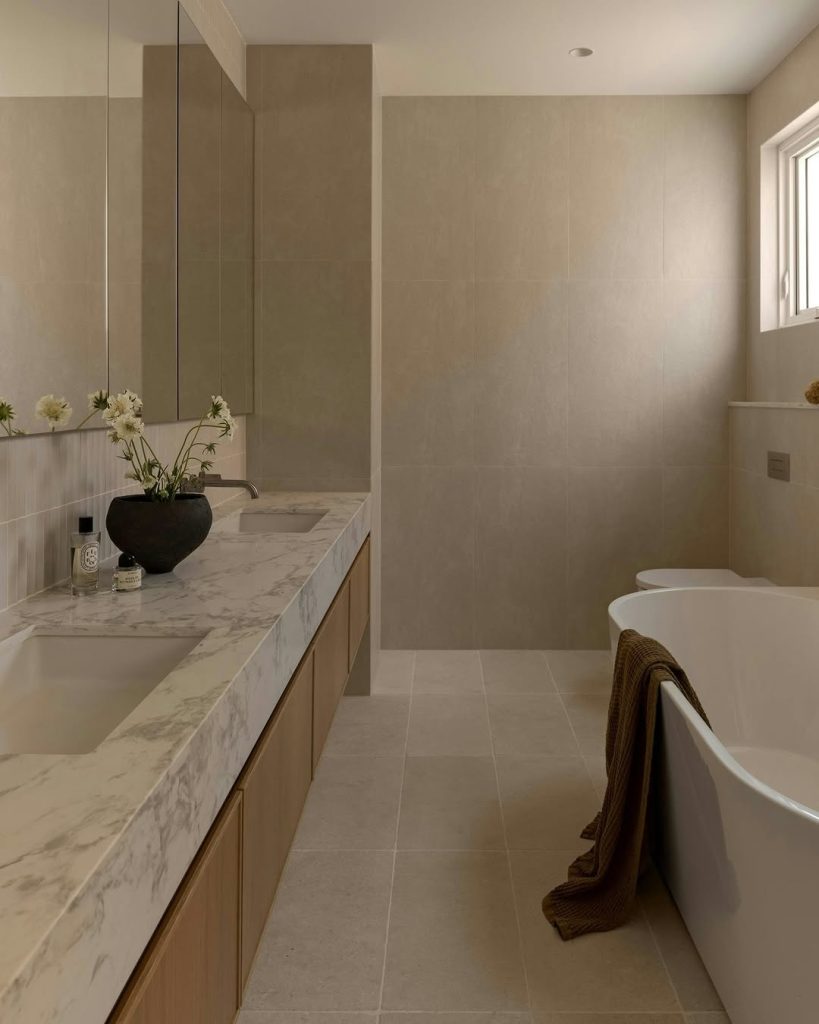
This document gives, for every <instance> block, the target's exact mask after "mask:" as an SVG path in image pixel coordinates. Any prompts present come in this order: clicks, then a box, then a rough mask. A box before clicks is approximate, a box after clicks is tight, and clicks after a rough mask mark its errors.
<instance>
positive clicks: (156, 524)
mask: <svg viewBox="0 0 819 1024" xmlns="http://www.w3.org/2000/svg"><path fill="white" fill-rule="evenodd" d="M212 523H213V513H212V512H211V508H210V502H209V501H208V499H207V498H206V497H205V495H204V494H177V495H176V497H175V498H174V499H173V500H172V501H153V500H152V499H151V498H149V497H148V495H147V494H126V495H123V496H122V497H119V498H114V500H113V501H112V502H111V504H110V506H109V508H108V515H107V516H106V519H105V525H106V528H107V529H108V534H109V536H110V538H111V540H112V541H113V542H114V543H115V544H116V546H117V547H118V548H119V549H120V551H125V552H127V553H128V554H129V555H133V556H134V558H135V559H136V560H137V562H139V564H140V565H141V566H142V568H143V569H144V570H145V572H151V573H160V572H170V571H171V570H172V569H173V568H174V567H175V566H177V565H179V563H180V562H181V561H182V559H183V558H187V557H188V555H189V554H190V553H191V552H192V551H195V550H196V548H198V547H199V545H200V544H201V543H202V541H203V540H204V539H205V537H207V535H208V532H209V531H210V528H211V524H212Z"/></svg>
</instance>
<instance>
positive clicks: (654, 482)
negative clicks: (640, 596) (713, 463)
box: [567, 467, 662, 649]
mask: <svg viewBox="0 0 819 1024" xmlns="http://www.w3.org/2000/svg"><path fill="white" fill-rule="evenodd" d="M661 559H662V470H661V469H639V468H624V467H617V468H612V467H607V468H599V469H595V468H585V469H583V468H578V469H573V470H570V472H569V570H568V588H567V593H568V606H569V624H568V635H569V646H570V647H579V648H598V649H599V648H604V647H606V646H607V645H608V639H609V637H608V616H607V612H606V609H607V608H608V606H609V604H610V602H611V601H613V600H614V598H615V597H620V596H621V595H622V594H627V593H631V592H632V591H633V590H634V589H635V584H634V577H635V575H636V574H637V573H638V572H639V571H640V570H641V569H650V568H656V567H657V566H659V565H660V562H661Z"/></svg>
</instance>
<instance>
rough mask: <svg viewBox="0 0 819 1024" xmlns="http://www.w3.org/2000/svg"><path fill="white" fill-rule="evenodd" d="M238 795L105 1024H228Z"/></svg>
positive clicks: (234, 970) (234, 975) (233, 983)
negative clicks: (183, 1023)
mask: <svg viewBox="0 0 819 1024" xmlns="http://www.w3.org/2000/svg"><path fill="white" fill-rule="evenodd" d="M241 803H242V797H241V795H240V794H238V793H236V794H234V795H233V796H232V797H231V798H230V799H229V800H228V802H227V804H225V806H224V807H223V808H222V811H221V813H220V815H219V817H218V818H217V819H216V823H215V824H214V826H213V828H212V829H211V831H210V833H209V835H208V838H207V839H206V840H205V842H204V844H203V845H202V847H201V849H200V850H199V853H198V854H197V857H196V860H195V861H194V863H193V865H192V867H191V869H190V871H189V872H188V875H187V878H186V879H185V881H184V882H183V883H182V887H181V888H180V890H179V892H178V893H177V894H176V897H175V898H174V902H173V903H172V904H171V906H170V907H169V909H168V911H167V912H166V914H165V917H164V918H163V919H162V922H161V924H160V925H159V928H158V929H157V931H156V933H155V934H154V937H153V939H152V940H151V944H150V945H149V946H148V949H147V950H146V952H145V954H144V955H143V958H142V960H141V961H140V964H139V966H138V967H137V969H136V971H135V972H134V975H133V977H132V979H131V981H130V982H129V984H128V986H127V988H126V989H125V992H124V993H123V994H122V996H121V997H120V1001H119V1003H118V1004H117V1006H116V1008H115V1009H114V1012H113V1013H112V1015H111V1017H110V1018H109V1024H180V1022H183V1021H184V1022H186V1024H188V1022H189V1024H231V1022H232V1021H233V1019H234V1018H235V1016H236V1011H237V1009H238V1006H239V892H240V880H239V874H240V866H239V865H240V855H241V845H240V843H241V835H240V830H241Z"/></svg>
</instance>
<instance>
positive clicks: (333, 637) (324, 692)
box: [313, 579, 350, 767]
mask: <svg viewBox="0 0 819 1024" xmlns="http://www.w3.org/2000/svg"><path fill="white" fill-rule="evenodd" d="M314 653H315V668H314V678H313V767H315V766H316V764H317V763H318V759H319V757H320V756H321V751H322V749H323V748H324V741H325V740H326V739H327V733H328V732H329V731H330V726H331V725H332V722H333V715H335V713H336V707H337V705H338V702H339V699H340V697H341V695H342V693H343V692H344V687H345V686H346V684H347V676H348V675H349V658H350V581H349V579H348V580H347V582H346V583H344V585H343V586H342V588H341V590H339V592H338V594H337V595H336V599H335V601H334V602H333V604H332V605H331V607H330V610H329V611H328V612H327V615H326V616H325V618H324V622H322V624H321V628H320V629H319V631H318V634H317V636H316V641H315V647H314Z"/></svg>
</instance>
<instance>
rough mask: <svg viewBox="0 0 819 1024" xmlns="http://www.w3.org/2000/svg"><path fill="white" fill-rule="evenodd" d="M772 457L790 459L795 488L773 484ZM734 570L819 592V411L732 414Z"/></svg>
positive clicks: (749, 408) (752, 409)
mask: <svg viewBox="0 0 819 1024" xmlns="http://www.w3.org/2000/svg"><path fill="white" fill-rule="evenodd" d="M768 451H780V452H789V453H790V456H791V480H790V482H789V483H785V482H783V481H781V480H771V479H770V478H769V477H768V475H767V453H768ZM731 568H732V569H733V570H734V571H735V572H738V573H739V574H740V575H742V576H767V577H768V579H770V580H773V582H774V583H778V584H780V585H790V586H813V587H815V586H819V410H818V409H815V408H812V407H810V406H803V407H802V408H793V407H791V408H783V407H779V408H777V407H768V408H766V407H764V406H762V407H760V406H753V405H746V406H742V407H734V408H732V409H731Z"/></svg>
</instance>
